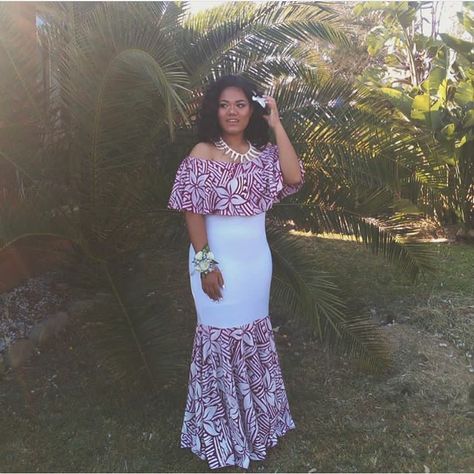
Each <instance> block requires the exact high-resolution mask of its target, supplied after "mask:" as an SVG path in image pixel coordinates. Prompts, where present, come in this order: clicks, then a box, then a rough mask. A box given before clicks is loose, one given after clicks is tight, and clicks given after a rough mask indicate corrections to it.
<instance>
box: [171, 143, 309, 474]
mask: <svg viewBox="0 0 474 474" xmlns="http://www.w3.org/2000/svg"><path fill="white" fill-rule="evenodd" d="M299 165H300V169H301V174H302V177H303V180H302V181H301V182H300V183H298V184H297V185H291V186H290V185H286V184H284V183H283V176H282V172H281V168H280V162H279V156H278V147H277V146H276V145H271V144H268V145H267V147H266V148H265V149H264V150H263V151H262V152H261V153H260V154H259V155H258V156H257V157H256V158H254V159H253V160H252V161H250V162H244V163H240V162H237V163H232V162H224V161H211V160H205V159H202V158H199V157H195V156H191V155H188V156H186V157H185V158H184V160H183V161H182V162H181V164H180V166H179V168H178V170H177V173H176V179H175V182H174V184H173V188H172V191H171V195H170V199H169V202H168V208H169V209H176V210H179V211H185V210H187V211H191V212H194V213H197V214H203V215H204V221H205V226H206V232H207V239H208V243H209V247H210V249H211V250H212V252H213V253H214V256H215V259H216V260H217V261H218V262H219V264H218V266H219V268H220V270H221V272H222V276H223V279H224V285H225V288H222V289H221V295H222V299H221V300H220V301H214V300H212V299H211V298H210V297H209V296H208V295H207V294H206V293H204V291H203V289H202V286H201V278H200V274H199V273H198V272H197V271H194V268H193V264H192V260H193V258H194V255H195V251H194V248H193V245H192V244H190V246H189V259H188V268H189V278H190V286H191V292H192V296H193V298H194V303H195V309H196V315H197V325H196V332H195V336H194V343H193V349H192V357H191V367H190V370H189V383H188V394H187V401H186V406H185V410H184V420H183V425H182V429H181V439H180V446H181V447H182V448H190V449H191V451H192V452H193V453H194V454H196V455H197V456H199V457H200V458H201V459H202V460H206V461H207V462H208V464H209V467H210V468H211V469H216V468H220V467H224V466H232V465H235V466H239V467H241V468H244V469H247V468H248V466H249V464H250V461H251V460H263V459H265V457H266V454H267V448H270V447H272V446H275V445H276V444H277V442H278V438H279V437H281V436H283V435H284V434H285V433H286V432H287V431H288V430H290V429H294V428H295V423H294V421H293V419H292V416H291V412H290V408H289V404H288V399H287V395H286V390H285V385H284V381H283V377H282V373H281V369H280V363H279V359H278V354H277V350H276V347H275V341H274V336H273V328H272V324H271V320H270V314H269V299H270V284H271V279H272V257H271V252H270V248H269V246H268V242H267V237H266V231H265V214H266V211H267V210H268V209H270V208H271V207H272V205H273V204H274V203H275V202H279V201H280V200H281V199H282V198H284V197H285V196H288V195H290V194H293V193H296V192H297V191H298V190H299V189H300V188H301V187H302V185H303V182H304V167H303V163H302V162H301V160H299Z"/></svg>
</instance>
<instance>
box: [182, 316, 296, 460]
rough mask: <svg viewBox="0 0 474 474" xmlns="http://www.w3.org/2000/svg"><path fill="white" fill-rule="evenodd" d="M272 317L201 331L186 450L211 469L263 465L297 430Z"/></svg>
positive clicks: (191, 387)
mask: <svg viewBox="0 0 474 474" xmlns="http://www.w3.org/2000/svg"><path fill="white" fill-rule="evenodd" d="M294 428H295V423H294V421H293V419H292V416H291V413H290V408H289V404H288V399H287V395H286V390H285V385H284V382H283V377H282V373H281V369H280V364H279V360H278V354H277V351H276V347H275V340H274V335H273V329H272V324H271V321H270V316H268V315H267V316H266V317H262V318H260V319H257V320H255V321H252V322H251V323H248V324H244V325H241V326H237V327H227V328H219V327H214V326H209V325H206V324H198V325H197V327H196V332H195V337H194V343H193V350H192V362H191V366H190V371H189V384H188V395H187V400H186V407H185V412H184V420H183V425H182V430H181V442H180V447H181V448H190V449H191V451H192V452H193V453H194V454H196V455H197V456H198V457H199V458H200V459H202V460H207V462H208V464H209V467H210V468H211V469H216V468H221V467H225V466H233V465H235V466H238V467H241V468H244V469H247V468H248V466H249V464H250V461H251V460H253V461H261V460H263V459H265V457H266V455H267V449H268V448H271V447H273V446H275V445H276V444H277V443H278V438H279V437H281V436H283V435H284V434H285V433H286V432H287V431H288V430H291V429H294Z"/></svg>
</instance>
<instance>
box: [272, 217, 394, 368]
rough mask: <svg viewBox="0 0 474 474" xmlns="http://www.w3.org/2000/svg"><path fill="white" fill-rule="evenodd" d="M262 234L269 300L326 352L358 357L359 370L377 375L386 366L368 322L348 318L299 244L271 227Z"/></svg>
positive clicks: (381, 344) (385, 350)
mask: <svg viewBox="0 0 474 474" xmlns="http://www.w3.org/2000/svg"><path fill="white" fill-rule="evenodd" d="M267 235H268V237H269V244H270V248H271V251H272V255H273V265H274V271H273V280H272V301H274V302H277V303H280V304H282V305H284V307H285V309H287V310H288V313H289V314H290V318H291V319H292V320H293V321H296V322H298V323H299V324H300V326H303V327H305V328H307V329H308V330H309V331H310V333H311V335H312V336H314V337H319V339H320V341H321V342H322V343H324V344H325V345H326V346H327V347H328V348H330V349H331V350H334V351H339V350H340V351H341V352H343V353H344V354H347V355H350V356H351V357H355V358H356V357H359V358H360V361H359V363H360V365H361V367H362V366H363V367H366V368H370V369H372V370H375V371H378V370H382V369H384V368H386V367H387V366H389V365H391V361H390V350H389V346H388V343H387V340H386V338H385V337H384V336H383V334H382V333H381V331H380V330H379V329H378V328H377V326H376V324H375V323H374V322H372V321H370V320H368V319H367V318H364V317H361V316H359V315H356V314H350V311H349V309H348V308H347V307H346V305H345V303H344V302H343V300H342V298H341V297H340V296H339V293H340V291H341V289H340V288H339V287H338V286H337V284H336V283H335V282H334V281H332V280H333V279H334V276H331V275H330V274H329V273H328V272H325V271H324V270H321V269H319V268H318V262H317V260H316V259H315V258H314V257H311V255H308V251H307V246H306V245H305V243H304V242H303V241H302V240H301V239H298V238H295V237H294V236H289V235H288V234H287V232H285V231H284V230H281V229H280V228H279V227H277V226H274V225H273V226H272V225H270V226H269V227H268V231H267Z"/></svg>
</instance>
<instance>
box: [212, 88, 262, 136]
mask: <svg viewBox="0 0 474 474" xmlns="http://www.w3.org/2000/svg"><path fill="white" fill-rule="evenodd" d="M252 113H253V108H252V106H251V104H250V103H249V101H248V99H247V96H246V95H245V94H244V91H243V90H242V89H240V88H239V87H226V88H225V89H224V90H223V91H222V92H221V95H220V97H219V101H218V103H217V118H218V120H219V125H220V127H221V130H222V131H223V132H225V134H229V135H238V134H241V133H243V132H244V130H245V129H246V128H247V125H248V123H249V121H250V117H251V116H252Z"/></svg>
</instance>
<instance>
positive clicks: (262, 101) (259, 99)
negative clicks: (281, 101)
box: [252, 91, 266, 108]
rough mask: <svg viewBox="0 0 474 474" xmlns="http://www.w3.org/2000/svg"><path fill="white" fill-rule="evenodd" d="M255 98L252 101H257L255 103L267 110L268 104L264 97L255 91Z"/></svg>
mask: <svg viewBox="0 0 474 474" xmlns="http://www.w3.org/2000/svg"><path fill="white" fill-rule="evenodd" d="M253 94H254V95H253V96H252V100H253V101H255V102H258V103H259V104H260V105H261V106H262V107H263V108H265V106H266V102H265V99H264V98H263V97H260V96H259V95H257V94H256V92H255V91H253Z"/></svg>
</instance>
